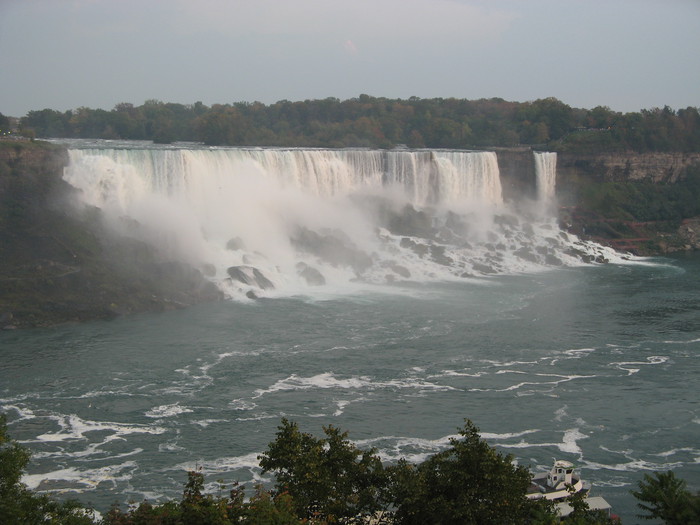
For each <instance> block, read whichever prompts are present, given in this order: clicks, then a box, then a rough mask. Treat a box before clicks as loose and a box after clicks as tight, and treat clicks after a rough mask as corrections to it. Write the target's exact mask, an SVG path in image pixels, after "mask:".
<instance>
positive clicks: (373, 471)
mask: <svg viewBox="0 0 700 525" xmlns="http://www.w3.org/2000/svg"><path fill="white" fill-rule="evenodd" d="M323 431H324V433H325V436H326V437H324V438H315V437H314V436H313V435H311V434H309V433H306V432H301V431H299V427H298V426H297V424H296V423H293V422H290V421H288V420H287V419H282V424H281V425H280V426H279V427H278V432H277V437H276V439H275V440H274V441H272V442H271V443H270V444H269V445H268V449H267V451H266V452H265V453H264V454H262V455H261V456H259V457H258V459H259V461H260V466H261V467H262V469H263V473H265V472H274V473H275V477H276V485H275V487H276V493H277V494H282V493H288V494H289V495H290V496H291V498H292V500H293V501H294V506H295V509H296V512H297V515H298V516H299V517H301V518H317V519H321V520H325V521H327V522H330V523H334V522H338V521H341V522H345V523H347V522H351V521H352V520H355V519H358V520H360V517H362V516H365V517H366V516H372V515H373V514H374V513H375V512H377V511H380V510H384V509H385V508H386V502H385V501H384V500H383V497H382V492H383V489H384V487H385V486H386V482H387V479H388V478H387V476H386V472H385V470H384V468H383V466H382V463H381V460H380V459H379V457H378V456H376V454H375V450H374V449H370V450H366V451H361V450H359V449H358V448H356V447H355V445H353V444H352V443H350V441H349V440H348V439H347V432H341V431H340V430H339V429H337V428H335V427H333V426H332V425H329V426H327V427H324V428H323Z"/></svg>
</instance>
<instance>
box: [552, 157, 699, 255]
mask: <svg viewBox="0 0 700 525" xmlns="http://www.w3.org/2000/svg"><path fill="white" fill-rule="evenodd" d="M557 198H558V201H559V204H560V205H561V208H560V218H561V222H562V225H563V226H564V227H567V228H568V229H569V230H570V231H572V232H574V233H577V234H578V235H581V236H583V237H587V238H590V239H593V240H595V241H597V242H600V243H602V244H607V245H610V246H612V247H613V248H616V249H619V250H624V251H630V252H632V253H635V254H639V255H655V254H663V253H670V252H676V251H687V250H698V249H700V242H698V236H697V234H696V233H695V232H698V231H700V228H698V224H700V217H698V214H700V153H633V152H630V153H596V154H592V153H568V152H564V153H559V154H558V155H557Z"/></svg>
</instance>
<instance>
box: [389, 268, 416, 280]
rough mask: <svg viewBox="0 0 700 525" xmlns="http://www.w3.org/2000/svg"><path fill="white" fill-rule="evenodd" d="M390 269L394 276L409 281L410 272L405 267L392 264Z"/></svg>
mask: <svg viewBox="0 0 700 525" xmlns="http://www.w3.org/2000/svg"><path fill="white" fill-rule="evenodd" d="M391 269H392V271H393V272H394V273H395V274H397V275H399V276H400V277H403V278H404V279H409V278H410V277H411V272H410V271H409V270H408V268H406V267H405V266H401V265H400V264H392V265H391Z"/></svg>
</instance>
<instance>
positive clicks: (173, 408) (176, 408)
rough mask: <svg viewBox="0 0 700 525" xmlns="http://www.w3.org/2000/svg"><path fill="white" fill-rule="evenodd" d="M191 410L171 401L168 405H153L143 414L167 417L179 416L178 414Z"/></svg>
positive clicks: (157, 417)
mask: <svg viewBox="0 0 700 525" xmlns="http://www.w3.org/2000/svg"><path fill="white" fill-rule="evenodd" d="M192 411H193V410H192V409H191V408H188V407H183V406H180V403H172V404H170V405H159V406H157V407H153V408H152V409H150V410H149V411H147V412H146V413H145V414H144V415H145V416H146V417H151V418H154V419H163V418H167V417H174V416H179V415H180V414H187V413H190V412H192Z"/></svg>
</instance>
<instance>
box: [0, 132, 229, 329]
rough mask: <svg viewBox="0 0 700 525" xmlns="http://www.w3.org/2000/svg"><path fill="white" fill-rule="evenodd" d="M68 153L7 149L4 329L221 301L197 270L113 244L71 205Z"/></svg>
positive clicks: (0, 225) (3, 157) (94, 219)
mask: <svg viewBox="0 0 700 525" xmlns="http://www.w3.org/2000/svg"><path fill="white" fill-rule="evenodd" d="M67 160H68V156H67V152H66V151H65V149H63V148H60V147H54V146H52V145H49V144H45V143H39V142H37V143H31V142H0V246H1V247H2V257H1V258H0V329H3V328H4V329H9V328H18V327H30V326H48V325H52V324H57V323H64V322H71V321H83V320H93V319H104V318H111V317H115V316H117V315H121V314H128V313H132V312H143V311H161V310H167V309H173V308H178V307H182V306H187V305H191V304H195V303H198V302H202V301H210V300H217V299H220V298H221V294H220V293H219V291H218V290H217V289H216V288H215V287H214V286H213V285H212V284H211V283H209V282H208V281H206V280H205V279H204V278H203V277H202V275H201V274H200V273H199V271H198V270H196V269H194V268H191V267H189V266H187V265H185V264H182V263H177V262H173V261H168V260H164V259H163V258H161V256H160V255H159V254H158V253H156V252H155V251H154V250H153V249H152V248H150V247H149V246H146V245H144V244H143V243H140V242H137V241H135V240H133V239H128V238H116V237H114V236H110V235H109V234H108V233H107V232H106V230H105V229H103V228H102V227H101V226H100V222H101V217H100V213H99V210H95V209H80V208H78V207H75V206H73V205H72V202H71V201H72V200H73V198H74V193H73V192H74V190H73V188H72V187H71V186H70V185H68V184H67V183H65V182H64V181H63V179H62V175H63V167H64V166H65V165H66V163H67Z"/></svg>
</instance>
